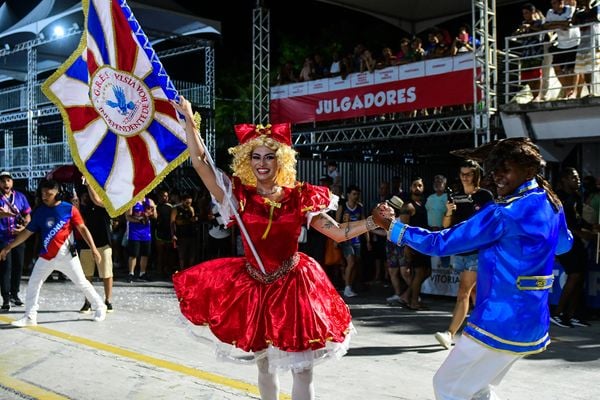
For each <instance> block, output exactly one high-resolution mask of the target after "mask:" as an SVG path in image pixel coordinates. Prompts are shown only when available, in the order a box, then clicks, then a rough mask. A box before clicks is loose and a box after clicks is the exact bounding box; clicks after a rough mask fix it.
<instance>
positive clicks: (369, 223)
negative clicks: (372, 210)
mask: <svg viewBox="0 0 600 400" xmlns="http://www.w3.org/2000/svg"><path fill="white" fill-rule="evenodd" d="M365 225H366V227H367V231H373V230H375V229H377V228H379V226H378V225H377V224H376V223H375V221H373V216H372V215H369V216H368V217H367V219H365Z"/></svg>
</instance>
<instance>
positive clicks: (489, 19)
mask: <svg viewBox="0 0 600 400" xmlns="http://www.w3.org/2000/svg"><path fill="white" fill-rule="evenodd" d="M260 3H261V1H260V0H257V6H256V8H255V9H254V19H253V30H254V35H253V40H254V43H253V50H254V51H253V54H254V65H253V77H254V82H253V94H254V97H253V117H254V120H255V121H260V122H261V123H265V122H266V121H268V112H269V82H268V81H267V80H265V79H266V78H267V77H268V76H269V72H270V71H269V69H270V64H269V51H270V48H269V45H270V44H269V39H268V36H269V30H270V25H269V19H268V10H265V9H264V8H263V7H262V6H261V4H260ZM471 4H472V19H473V21H472V22H473V23H472V26H473V36H474V38H475V39H478V40H479V42H480V43H481V46H480V49H481V51H479V52H476V53H475V66H474V69H473V76H474V90H473V93H474V94H473V99H474V102H473V103H474V104H473V111H472V114H471V115H461V116H447V115H443V114H442V115H440V116H438V117H436V118H435V119H415V120H409V121H400V122H392V123H390V122H389V121H382V122H372V123H366V124H361V125H360V126H353V127H348V126H347V125H346V123H345V122H340V125H339V126H337V127H335V128H332V127H331V126H328V127H319V126H316V125H315V127H313V128H311V130H310V132H306V131H301V130H298V129H297V128H294V132H293V134H292V136H293V138H292V140H293V142H294V145H296V146H312V145H326V144H333V143H335V144H338V145H342V144H352V143H361V142H367V141H376V142H379V143H382V142H384V141H385V140H387V139H398V138H408V137H420V136H429V135H443V134H455V133H464V134H469V133H470V134H472V135H473V145H474V146H479V145H481V144H483V143H486V142H488V141H490V140H493V139H494V137H493V132H494V129H493V125H494V123H495V114H496V111H497V108H498V104H497V98H496V86H497V81H498V74H497V68H496V66H497V60H496V0H472V3H471Z"/></svg>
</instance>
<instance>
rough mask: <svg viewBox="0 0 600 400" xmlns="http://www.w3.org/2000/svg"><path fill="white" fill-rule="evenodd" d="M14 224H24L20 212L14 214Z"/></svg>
mask: <svg viewBox="0 0 600 400" xmlns="http://www.w3.org/2000/svg"><path fill="white" fill-rule="evenodd" d="M15 225H21V226H24V225H25V218H23V216H22V215H21V214H20V213H19V214H17V215H15Z"/></svg>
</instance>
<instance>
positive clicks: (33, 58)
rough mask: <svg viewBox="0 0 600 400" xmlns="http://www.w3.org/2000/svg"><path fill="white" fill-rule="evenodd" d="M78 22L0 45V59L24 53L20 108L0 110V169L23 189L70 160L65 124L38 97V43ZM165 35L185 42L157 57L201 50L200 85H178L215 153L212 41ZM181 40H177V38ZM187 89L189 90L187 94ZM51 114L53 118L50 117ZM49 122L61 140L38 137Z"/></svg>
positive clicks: (69, 33)
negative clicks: (18, 138)
mask: <svg viewBox="0 0 600 400" xmlns="http://www.w3.org/2000/svg"><path fill="white" fill-rule="evenodd" d="M81 32H82V31H81V30H80V29H79V27H76V26H73V27H70V28H69V29H68V30H67V31H66V32H65V34H64V35H63V36H62V37H60V38H57V37H52V38H44V37H43V36H42V37H38V38H36V39H33V40H29V41H27V42H23V43H19V44H17V45H15V46H14V47H13V48H4V49H1V50H0V58H2V57H9V56H11V55H12V54H15V53H17V52H21V51H26V52H27V80H26V83H25V85H23V87H22V88H19V87H17V88H16V89H15V90H17V91H19V90H21V94H22V95H21V96H20V98H21V99H23V100H21V104H20V107H19V109H11V110H9V111H8V112H5V113H3V112H2V110H0V129H2V133H3V135H2V137H3V139H4V148H3V149H0V154H1V155H0V163H1V164H2V169H9V170H10V171H11V174H12V175H13V177H14V178H15V179H26V180H27V186H28V189H30V190H34V189H35V186H36V184H37V181H38V180H39V179H40V178H43V177H45V176H46V175H47V174H48V172H50V170H52V169H53V168H54V167H57V166H59V165H63V164H68V163H72V158H71V154H70V150H69V145H68V141H67V134H66V129H65V128H64V126H63V125H62V120H61V119H60V117H59V115H60V112H59V110H58V108H57V107H55V106H53V105H48V102H47V100H45V101H42V100H43V99H40V98H38V96H39V85H40V82H39V81H38V57H37V47H38V46H41V45H44V44H46V43H49V42H52V41H56V40H61V39H62V38H64V37H69V36H74V35H80V34H81ZM164 35H166V37H167V38H169V39H175V40H177V41H178V42H179V41H181V42H183V43H184V44H183V45H181V46H179V47H173V48H169V49H167V50H164V51H160V52H157V56H158V57H159V58H162V59H164V58H167V57H174V56H179V55H182V54H187V53H190V52H203V55H204V58H205V63H204V78H205V82H204V85H196V87H191V88H190V87H188V88H187V89H184V90H182V91H181V92H182V94H184V95H185V96H186V97H187V98H189V99H190V101H192V103H193V105H194V106H195V107H197V108H201V109H203V110H208V112H205V113H204V114H205V115H204V117H203V127H204V129H205V135H206V144H207V147H208V150H209V152H210V153H211V154H212V155H213V157H214V154H215V121H214V108H215V66H214V64H215V53H214V48H213V43H212V41H208V40H204V39H195V38H188V37H178V36H173V35H169V34H166V33H165V34H164ZM180 39H181V40H180ZM188 92H189V93H188ZM52 117H54V118H52ZM42 118H44V121H48V118H50V120H51V121H50V122H49V123H50V124H51V125H52V126H56V127H58V126H60V128H59V129H62V136H61V138H62V141H61V142H58V143H47V140H46V137H41V136H40V134H39V132H38V127H39V123H40V119H42ZM23 128H25V129H26V132H27V145H26V146H25V147H17V148H15V147H14V138H15V132H13V129H17V130H18V131H19V132H20V131H22V130H23Z"/></svg>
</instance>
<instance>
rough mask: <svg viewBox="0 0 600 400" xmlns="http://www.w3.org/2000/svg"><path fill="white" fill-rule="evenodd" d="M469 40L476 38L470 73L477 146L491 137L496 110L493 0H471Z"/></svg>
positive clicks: (496, 78)
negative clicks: (473, 63)
mask: <svg viewBox="0 0 600 400" xmlns="http://www.w3.org/2000/svg"><path fill="white" fill-rule="evenodd" d="M472 16H473V25H472V26H473V39H474V41H476V40H479V42H480V47H479V49H480V51H476V52H475V65H474V66H473V68H474V70H473V75H474V76H475V84H474V85H473V99H475V103H476V107H473V111H474V115H473V118H474V120H475V126H474V130H473V140H474V145H475V146H479V145H482V144H484V143H487V142H489V141H490V140H493V139H495V138H494V137H493V129H492V123H493V122H494V121H492V117H493V116H494V115H496V113H497V111H498V97H497V87H498V59H497V51H496V50H497V48H496V0H472Z"/></svg>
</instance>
